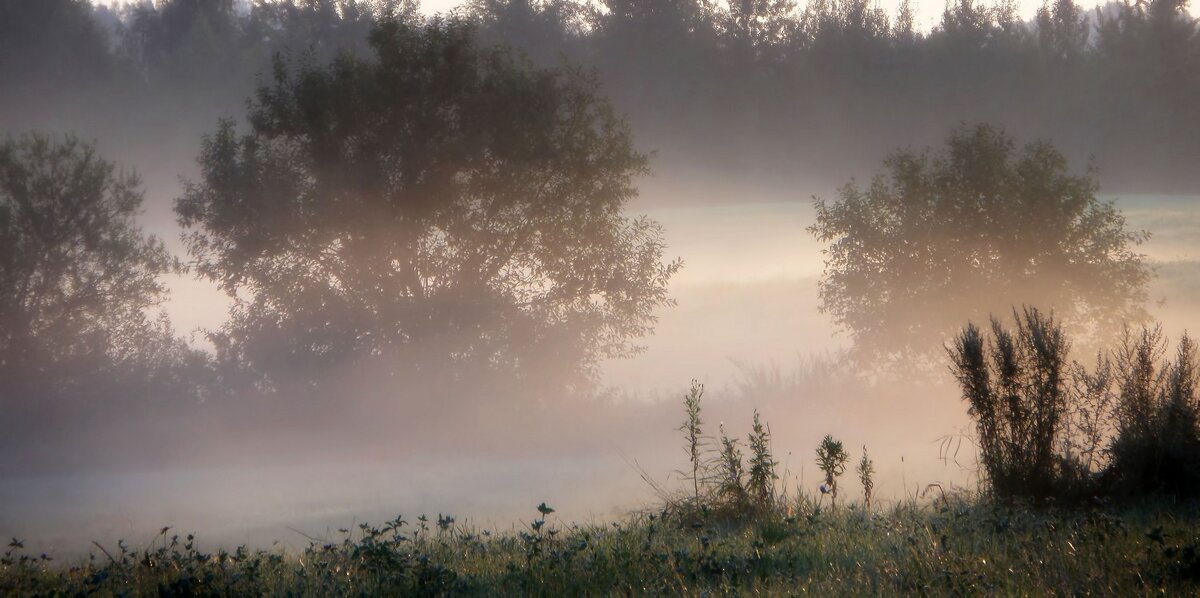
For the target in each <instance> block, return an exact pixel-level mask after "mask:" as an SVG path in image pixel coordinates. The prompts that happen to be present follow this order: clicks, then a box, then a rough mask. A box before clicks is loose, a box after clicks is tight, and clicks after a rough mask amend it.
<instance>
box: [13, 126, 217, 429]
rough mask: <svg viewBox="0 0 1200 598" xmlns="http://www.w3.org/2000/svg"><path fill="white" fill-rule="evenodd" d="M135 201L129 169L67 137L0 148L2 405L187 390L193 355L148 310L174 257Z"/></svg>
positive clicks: (197, 359) (81, 402)
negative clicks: (144, 224)
mask: <svg viewBox="0 0 1200 598" xmlns="http://www.w3.org/2000/svg"><path fill="white" fill-rule="evenodd" d="M141 204H142V191H141V189H140V181H139V179H138V177H137V175H135V174H133V173H132V172H125V171H120V170H118V169H117V167H116V166H115V165H114V164H112V163H111V162H108V161H106V160H104V159H103V158H101V157H100V156H98V155H97V153H96V150H95V147H94V146H93V145H91V144H88V143H85V142H82V141H80V140H78V139H77V138H75V137H72V136H66V137H64V138H62V139H61V140H59V139H55V138H52V137H50V136H47V135H40V134H32V135H27V136H23V137H20V138H17V139H8V140H6V141H4V142H3V143H0V406H3V408H4V409H6V410H15V409H17V408H18V407H34V406H36V405H37V404H38V403H39V402H54V403H62V402H63V401H66V400H67V399H68V398H71V399H72V400H74V401H75V403H74V405H75V407H82V406H85V405H87V403H88V401H87V400H86V399H89V398H96V397H103V398H106V399H111V400H114V401H115V400H119V399H122V398H123V396H122V395H124V394H134V395H137V394H144V393H146V392H147V391H149V392H161V393H163V394H173V395H186V394H188V393H189V392H193V391H195V388H189V387H188V383H187V381H184V380H179V379H178V376H179V375H180V374H182V373H183V368H184V367H185V366H188V364H190V366H188V367H191V368H193V370H194V369H195V368H202V366H203V359H202V357H201V356H199V355H197V354H195V352H193V351H191V350H190V349H188V348H187V347H186V345H185V344H184V343H183V342H182V341H181V340H179V339H177V338H175V337H174V335H173V332H172V330H171V327H170V324H169V322H167V321H166V320H165V319H162V318H159V319H155V318H152V317H147V310H148V309H151V308H154V307H155V306H157V305H159V304H160V303H161V302H162V301H163V299H164V298H165V289H164V288H163V285H162V282H161V281H160V278H159V277H160V276H162V275H163V274H166V273H170V272H174V271H176V269H177V264H176V263H175V261H174V260H173V259H172V258H171V257H170V255H169V254H168V253H167V250H166V248H165V247H164V246H163V244H162V242H161V241H159V240H158V239H156V238H154V237H152V236H148V235H146V234H143V233H142V231H141V230H140V229H139V228H138V226H137V225H136V224H135V218H136V216H137V214H138V211H139V209H140V207H141ZM172 382H179V384H173V383H172ZM192 382H195V380H192ZM113 406H115V405H113V404H108V405H105V408H110V407H113ZM42 407H48V405H42ZM63 407H65V404H62V405H60V406H59V408H63ZM64 411H66V409H64ZM9 413H10V415H13V417H14V419H16V417H15V414H14V412H13V411H9Z"/></svg>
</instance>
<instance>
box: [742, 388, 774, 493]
mask: <svg viewBox="0 0 1200 598" xmlns="http://www.w3.org/2000/svg"><path fill="white" fill-rule="evenodd" d="M748 441H749V445H750V469H749V471H748V473H749V479H748V480H747V482H746V490H747V491H748V492H749V493H750V496H751V497H753V498H754V500H755V501H757V503H758V504H759V505H764V506H765V505H771V504H773V503H774V500H775V480H776V479H778V478H779V476H778V475H776V474H775V465H776V462H775V459H774V457H772V455H771V429H770V427H768V426H766V425H764V424H763V423H762V420H761V419H760V418H759V416H758V410H757V409H755V410H754V424H753V426H752V427H751V428H750V434H749V436H748Z"/></svg>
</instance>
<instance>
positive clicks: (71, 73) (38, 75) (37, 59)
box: [0, 0, 112, 107]
mask: <svg viewBox="0 0 1200 598" xmlns="http://www.w3.org/2000/svg"><path fill="white" fill-rule="evenodd" d="M91 13H92V8H91V5H90V4H89V3H88V2H86V0H38V1H36V2H30V1H28V0H0V81H3V82H4V83H3V84H2V85H0V107H3V106H4V105H5V104H4V102H3V101H4V100H6V99H11V98H9V97H8V96H10V95H15V94H19V93H24V94H30V95H43V94H47V93H49V92H50V91H51V90H55V91H59V92H61V91H62V90H63V89H64V88H76V87H77V86H80V85H81V84H84V83H92V82H95V81H96V80H99V79H102V78H103V77H104V76H105V75H107V74H109V72H110V70H111V68H112V61H111V57H110V55H109V48H108V40H107V39H106V38H105V33H104V31H103V30H102V29H101V28H100V27H99V26H98V25H97V23H96V22H95V21H94V20H93V19H92V15H91Z"/></svg>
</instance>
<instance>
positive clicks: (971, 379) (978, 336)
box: [949, 308, 1070, 499]
mask: <svg viewBox="0 0 1200 598" xmlns="http://www.w3.org/2000/svg"><path fill="white" fill-rule="evenodd" d="M1013 316H1014V319H1015V320H1016V330H1015V332H1013V331H1009V330H1006V329H1005V328H1004V327H1003V326H1002V325H1001V323H1000V321H999V320H996V319H995V318H993V319H992V339H991V340H987V339H985V337H984V335H983V333H982V332H980V330H979V329H978V328H976V327H975V326H974V325H973V324H968V326H967V327H966V329H964V330H963V331H962V333H961V334H959V336H958V337H957V338H956V339H955V341H954V345H953V346H952V347H951V348H950V350H949V351H950V358H951V362H952V368H951V369H952V370H953V372H954V375H955V377H956V378H957V379H958V382H959V385H960V386H961V387H962V389H963V398H964V399H965V400H966V401H967V402H968V403H969V405H970V408H969V410H968V413H970V414H971V416H972V417H973V418H974V419H975V423H976V428H977V432H978V443H979V449H980V459H981V461H982V464H983V468H984V472H985V474H986V478H987V481H988V484H989V488H990V489H991V491H992V492H993V493H994V494H995V495H996V496H1000V497H1012V496H1029V497H1033V498H1037V499H1045V498H1048V497H1050V496H1052V495H1053V494H1054V492H1055V490H1056V489H1057V488H1056V487H1057V482H1058V477H1057V476H1058V460H1057V455H1056V453H1055V451H1056V449H1057V448H1058V446H1059V440H1060V438H1059V435H1060V433H1061V429H1062V420H1063V418H1064V414H1065V412H1066V411H1067V409H1068V397H1067V373H1068V372H1067V351H1068V350H1069V348H1070V346H1069V344H1068V342H1067V340H1066V337H1065V335H1064V334H1063V331H1062V327H1061V326H1060V325H1059V324H1058V323H1056V322H1055V321H1054V317H1053V316H1047V315H1043V314H1042V313H1041V312H1039V311H1038V310H1037V309H1036V308H1025V309H1024V311H1023V312H1022V313H1016V312H1014V314H1013Z"/></svg>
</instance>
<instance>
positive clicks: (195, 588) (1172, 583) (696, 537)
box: [0, 487, 1200, 596]
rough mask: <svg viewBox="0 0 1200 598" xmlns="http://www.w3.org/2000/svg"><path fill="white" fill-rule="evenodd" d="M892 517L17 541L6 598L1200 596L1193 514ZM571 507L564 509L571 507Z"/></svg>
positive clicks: (719, 518) (899, 510) (2, 564)
mask: <svg viewBox="0 0 1200 598" xmlns="http://www.w3.org/2000/svg"><path fill="white" fill-rule="evenodd" d="M925 496H926V499H919V498H917V497H914V498H913V499H911V500H907V501H902V502H900V503H898V504H895V505H893V506H890V507H886V508H880V509H872V510H866V509H864V508H862V507H861V506H860V505H858V504H852V505H850V506H843V507H838V508H836V509H834V508H831V507H830V505H829V504H828V501H825V502H822V501H820V500H818V499H816V498H814V497H812V496H807V497H801V498H798V499H791V500H787V501H783V502H781V503H780V505H779V507H780V508H778V509H771V510H769V511H761V512H756V513H753V514H752V515H745V516H741V517H733V518H731V517H729V516H728V514H727V513H726V514H722V513H720V512H718V511H715V510H714V511H706V510H704V509H688V508H685V506H681V505H679V504H675V505H671V504H664V505H663V507H662V508H661V509H659V510H653V511H643V512H638V513H634V514H631V515H629V516H628V517H626V518H623V519H621V520H618V521H614V522H610V523H606V524H599V523H596V524H575V523H569V522H568V521H565V520H563V519H560V518H559V517H558V516H557V514H556V513H554V512H551V509H552V507H548V506H545V505H544V504H543V505H539V506H540V507H542V508H541V509H540V510H539V509H535V508H530V509H529V512H530V517H529V519H528V520H527V523H526V524H524V525H523V526H522V527H520V528H516V529H513V530H508V531H495V530H486V529H478V528H475V527H471V526H467V525H462V524H458V523H456V521H455V519H454V518H453V517H451V516H447V515H438V516H437V517H425V516H420V517H416V518H412V517H408V518H406V517H397V518H396V519H395V520H393V521H390V522H387V523H384V524H381V525H370V524H360V525H359V526H357V527H355V528H353V529H342V530H339V531H338V532H337V533H336V534H334V535H333V536H331V537H329V538H313V539H312V540H311V541H310V543H309V545H308V546H307V547H306V548H304V549H303V550H300V551H288V550H284V549H279V548H277V549H269V550H268V549H258V550H250V549H247V548H246V547H239V548H236V549H232V550H225V549H212V548H204V543H203V537H202V536H193V535H191V534H186V533H184V532H182V531H179V530H174V529H171V528H164V529H163V530H162V533H161V534H160V535H159V536H158V537H157V538H155V539H154V540H153V541H151V542H150V543H149V544H147V545H144V546H130V545H128V544H125V543H119V544H118V545H116V546H101V545H99V544H97V545H95V546H94V550H93V552H92V553H91V555H90V556H88V557H86V558H81V559H75V560H70V561H59V560H54V559H53V558H51V557H48V556H46V555H37V554H29V553H27V551H25V550H24V548H23V545H22V542H21V541H20V540H18V539H13V540H12V542H11V543H10V544H9V546H8V548H7V549H6V552H4V553H3V555H4V556H3V558H2V560H0V593H2V594H5V595H91V594H99V595H152V594H158V595H167V596H185V595H186V596H206V595H247V594H256V595H377V594H405V595H446V594H453V595H497V594H504V595H580V594H649V593H656V594H659V593H670V594H682V595H710V594H714V593H720V594H751V593H767V594H800V593H810V592H811V593H821V594H827V595H867V594H870V595H898V594H906V595H907V594H926V595H961V594H1002V595H1032V594H1055V595H1144V594H1152V593H1154V594H1157V593H1167V594H1175V595H1185V594H1194V593H1195V592H1197V591H1198V590H1200V551H1198V549H1200V509H1197V506H1198V505H1197V504H1196V503H1195V502H1194V501H1193V502H1190V503H1189V502H1172V501H1158V502H1152V503H1143V504H1139V505H1137V506H1128V505H1125V506H1118V505H1106V504H1102V503H1097V504H1093V505H1089V506H1088V507H1086V508H1073V509H1057V508H1053V507H1051V508H1045V507H1038V508H1033V507H1031V506H1028V505H1026V506H1021V505H1016V504H1009V505H1002V504H998V503H992V502H989V501H986V500H982V499H981V498H980V497H977V496H971V495H965V494H960V493H946V494H943V493H942V492H940V489H939V488H936V487H935V488H930V489H929V492H926V493H925ZM560 506H561V505H560Z"/></svg>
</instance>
